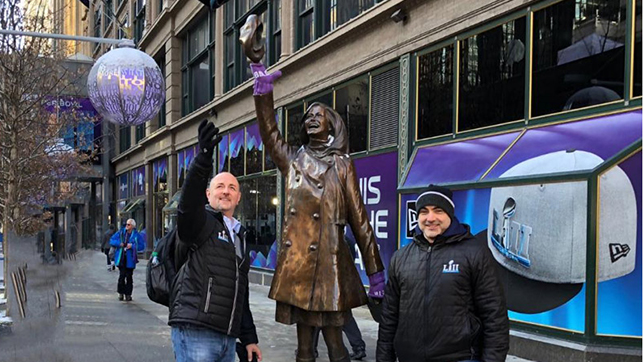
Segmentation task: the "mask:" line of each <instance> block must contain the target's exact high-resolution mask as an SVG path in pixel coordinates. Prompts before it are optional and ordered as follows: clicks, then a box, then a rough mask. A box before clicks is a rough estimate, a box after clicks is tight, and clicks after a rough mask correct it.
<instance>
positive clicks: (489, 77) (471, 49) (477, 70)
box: [458, 18, 526, 131]
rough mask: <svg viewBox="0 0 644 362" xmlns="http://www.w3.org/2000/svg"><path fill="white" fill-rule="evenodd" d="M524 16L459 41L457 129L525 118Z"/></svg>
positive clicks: (467, 128) (473, 127) (461, 129)
mask: <svg viewBox="0 0 644 362" xmlns="http://www.w3.org/2000/svg"><path fill="white" fill-rule="evenodd" d="M525 24H526V22H525V18H519V19H516V20H512V21H510V22H508V23H505V24H502V25H500V26H497V27H495V28H493V29H490V30H488V31H485V32H483V33H480V34H477V35H474V36H472V37H470V38H467V39H465V40H463V41H462V42H461V43H460V78H459V105H458V130H459V131H463V130H470V129H475V128H480V127H486V126H491V125H495V124H500V123H505V122H510V121H514V120H518V119H522V118H523V109H524V98H525V97H524V84H525V76H524V74H525V33H526V29H525Z"/></svg>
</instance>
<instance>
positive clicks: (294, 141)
mask: <svg viewBox="0 0 644 362" xmlns="http://www.w3.org/2000/svg"><path fill="white" fill-rule="evenodd" d="M286 114H287V121H286V141H287V142H288V144H289V145H291V146H298V147H299V146H301V145H302V142H301V141H300V126H301V123H300V121H301V120H302V115H303V114H304V111H303V110H302V106H301V105H297V106H295V107H293V108H289V109H288V110H287V111H286Z"/></svg>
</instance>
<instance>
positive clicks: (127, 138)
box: [119, 126, 132, 153]
mask: <svg viewBox="0 0 644 362" xmlns="http://www.w3.org/2000/svg"><path fill="white" fill-rule="evenodd" d="M130 128H131V127H130V126H119V152H121V153H123V152H125V151H127V150H128V149H129V148H130V142H131V137H132V136H131V135H130Z"/></svg>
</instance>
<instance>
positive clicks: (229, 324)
mask: <svg viewBox="0 0 644 362" xmlns="http://www.w3.org/2000/svg"><path fill="white" fill-rule="evenodd" d="M233 247H234V245H233ZM237 293H239V261H237V254H235V297H234V298H233V310H232V311H231V312H230V322H228V335H230V331H231V330H232V329H233V320H234V319H235V309H236V308H237Z"/></svg>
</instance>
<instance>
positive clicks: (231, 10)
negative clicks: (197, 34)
mask: <svg viewBox="0 0 644 362" xmlns="http://www.w3.org/2000/svg"><path fill="white" fill-rule="evenodd" d="M224 11H225V15H224V17H225V24H224V41H225V42H226V43H225V45H224V53H225V54H224V59H225V62H226V63H225V67H224V72H225V77H226V78H225V86H224V88H225V89H226V91H229V90H231V89H233V88H234V87H236V86H238V85H239V84H241V83H243V82H244V81H246V80H247V79H250V78H251V77H252V76H253V75H252V74H251V71H250V68H249V63H248V59H247V58H246V55H244V52H243V50H242V47H241V44H240V43H239V31H240V29H241V27H242V26H243V25H244V23H245V22H246V19H247V18H248V16H249V15H251V14H255V15H258V16H259V17H260V18H261V20H262V22H263V23H264V26H265V28H266V29H267V31H266V34H268V37H267V39H266V52H267V53H268V57H266V56H265V57H264V59H262V63H264V64H265V65H266V66H267V67H268V66H270V65H272V64H273V63H274V62H275V61H277V60H279V55H280V54H281V21H282V20H281V19H282V18H281V17H282V15H281V1H272V2H271V3H270V4H269V2H268V1H267V0H231V1H229V2H227V3H226V4H225V7H224ZM269 14H270V16H269Z"/></svg>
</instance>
